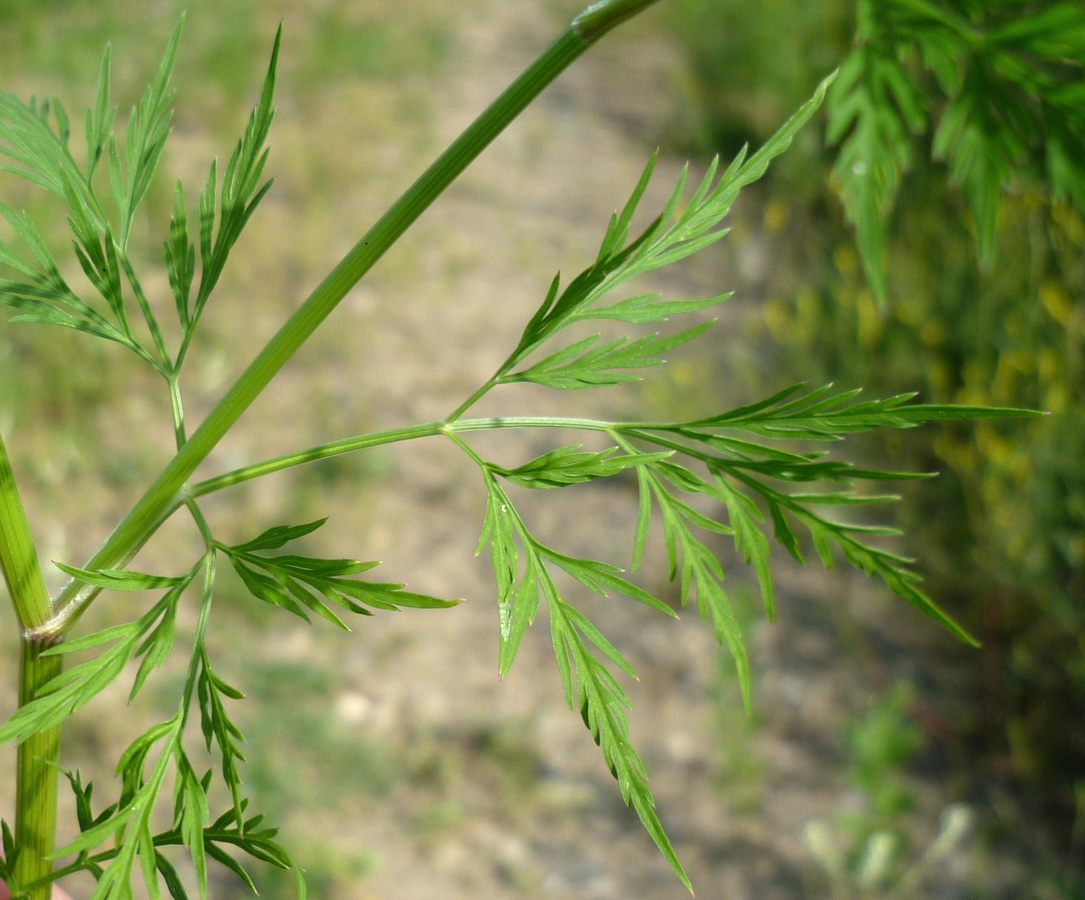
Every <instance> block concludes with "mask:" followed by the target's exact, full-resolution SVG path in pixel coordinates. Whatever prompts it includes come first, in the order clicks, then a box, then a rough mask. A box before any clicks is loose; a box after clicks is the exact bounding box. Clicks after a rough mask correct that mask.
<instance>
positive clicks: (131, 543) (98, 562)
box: [55, 0, 656, 631]
mask: <svg viewBox="0 0 1085 900" xmlns="http://www.w3.org/2000/svg"><path fill="white" fill-rule="evenodd" d="M655 2H656V0H602V2H599V3H596V4H594V5H592V6H591V7H589V8H588V9H586V10H585V11H584V12H583V13H581V15H580V16H578V17H577V18H576V19H575V20H574V21H573V23H572V24H571V25H570V26H569V28H567V29H566V30H565V32H563V33H562V35H561V36H560V37H559V38H558V39H557V40H556V41H555V42H554V43H553V44H551V46H550V47H549V48H548V49H547V50H546V51H545V52H544V53H543V54H542V56H540V57H539V58H538V59H537V60H536V61H535V62H534V63H533V64H532V65H531V66H529V67H528V68H527V69H526V70H525V71H524V72H523V74H522V75H520V77H519V78H517V79H516V80H515V81H514V82H513V83H512V84H511V85H510V86H509V87H508V88H507V89H506V90H505V91H504V93H502V94H501V95H500V96H499V97H498V98H497V99H496V100H495V101H494V102H493V103H492V104H491V105H490V107H489V108H488V109H487V110H486V111H485V112H484V113H483V114H482V115H481V116H479V117H478V118H477V119H476V120H475V121H474V122H473V123H471V125H470V126H468V128H467V130H466V131H465V132H464V133H463V134H462V135H460V137H459V138H457V139H456V141H455V142H454V143H453V144H452V145H451V146H450V147H449V148H448V149H447V150H446V151H445V152H444V153H442V154H441V156H440V157H438V159H437V160H436V162H434V163H433V165H431V166H430V167H429V168H428V169H427V170H426V171H425V172H424V173H423V174H422V176H421V177H420V178H419V179H418V180H417V181H416V182H415V183H414V184H413V185H412V186H411V187H410V188H409V189H408V190H407V192H406V193H404V194H403V196H402V197H400V199H399V200H397V201H396V203H395V204H393V206H392V207H391V208H390V209H389V210H388V212H386V213H385V214H384V215H383V216H382V217H381V218H380V220H379V221H378V222H377V223H376V224H375V225H374V226H373V227H372V228H371V229H370V230H369V231H368V232H367V233H366V234H365V236H363V237H362V239H361V240H360V241H359V242H358V243H357V244H356V245H355V246H354V248H353V249H352V250H351V251H350V252H349V253H348V254H347V255H346V256H345V257H344V258H343V260H342V261H341V262H340V263H339V264H338V265H337V266H336V267H335V268H334V269H333V270H332V271H331V273H330V274H329V275H328V276H327V277H326V278H325V279H324V280H323V281H322V282H321V283H320V284H319V285H318V286H317V288H316V290H314V291H313V293H312V294H311V295H310V296H309V298H308V299H307V300H306V301H305V302H304V303H303V304H302V305H301V306H300V307H299V308H298V310H297V311H296V312H295V313H294V314H293V315H292V316H291V317H290V319H289V320H288V321H287V322H286V324H285V325H283V327H282V328H281V329H280V330H279V331H278V333H277V334H276V335H275V336H274V337H273V338H272V339H271V340H270V341H269V342H268V344H267V346H266V347H265V348H264V349H263V351H262V352H261V353H260V354H259V356H257V357H256V359H255V360H253V362H252V363H251V364H250V365H249V367H248V368H247V369H246V370H245V371H244V372H243V373H242V374H241V376H240V377H239V378H238V380H237V382H236V383H235V384H234V385H233V387H231V388H230V390H229V391H227V393H226V395H225V396H224V397H223V398H222V400H221V401H220V402H219V403H218V405H217V406H216V407H215V408H214V409H213V410H212V411H211V412H210V413H209V414H208V416H207V418H206V419H205V420H204V421H203V423H202V424H201V425H200V427H199V428H198V429H196V431H195V432H193V434H192V436H191V438H190V439H189V440H188V442H187V443H186V444H185V445H184V447H182V448H181V450H180V451H179V452H178V453H177V455H176V456H175V457H174V458H173V459H172V460H171V461H170V463H169V464H168V465H167V466H166V468H165V469H164V470H163V471H162V473H161V475H159V477H158V479H157V480H156V481H155V482H154V484H152V485H151V487H150V488H149V489H148V490H147V492H146V493H145V494H144V495H143V497H142V498H141V499H140V500H139V501H138V502H137V503H136V505H135V506H134V507H133V508H132V510H131V511H130V512H129V513H128V515H127V516H125V518H124V519H123V520H122V521H121V522H120V524H119V525H118V526H117V528H116V530H115V531H114V532H113V533H112V534H111V535H110V536H109V538H108V539H107V540H106V542H105V543H104V544H103V545H102V547H101V548H100V549H99V550H98V552H97V553H95V555H94V556H93V557H92V558H91V559H90V560H89V562H88V563H87V564H86V568H88V569H103V568H111V567H116V566H120V565H123V564H124V563H125V562H127V561H128V560H129V559H131V558H132V556H134V555H135V553H136V551H137V550H138V549H139V548H140V547H141V546H143V544H144V543H145V542H146V541H147V539H148V538H149V537H150V536H151V535H152V534H153V533H154V531H155V529H157V528H158V526H159V525H160V524H161V523H162V521H163V520H164V518H165V517H166V516H168V515H169V514H170V512H171V511H172V510H173V509H174V508H176V505H177V503H178V501H179V499H180V497H181V495H182V492H183V490H184V485H185V483H186V482H187V481H188V479H189V477H190V476H191V475H192V473H193V472H194V471H195V470H196V467H197V466H198V465H199V464H200V463H201V462H202V461H203V460H204V459H205V458H206V457H207V455H208V454H209V453H210V452H211V450H212V449H213V448H214V447H215V445H216V444H217V443H218V442H219V441H220V440H221V439H222V437H223V436H224V435H225V434H226V432H227V431H229V430H230V428H231V427H232V426H233V424H234V423H235V422H236V421H237V420H238V418H239V417H240V416H241V414H242V413H243V412H244V411H245V410H246V409H248V407H249V406H250V405H251V404H252V402H253V401H254V400H255V399H256V397H257V396H259V394H260V393H261V392H262V391H263V389H264V388H265V387H267V385H268V383H269V382H270V381H271V379H272V378H273V377H274V376H275V374H276V373H277V372H278V371H279V370H280V369H281V368H282V367H283V365H284V364H285V363H286V361H287V360H288V359H289V358H290V357H291V356H292V355H293V354H294V352H295V351H296V350H297V349H298V348H299V347H300V346H301V345H302V344H303V343H304V342H305V341H306V340H307V339H308V338H309V336H310V335H311V334H312V333H313V331H315V330H316V328H317V326H318V325H319V324H320V323H321V322H323V321H324V319H325V318H327V316H328V315H329V313H331V311H332V310H333V309H334V308H335V307H336V306H337V305H338V304H339V302H340V301H341V300H342V299H343V297H344V296H346V294H347V292H348V291H349V290H350V289H351V288H352V287H353V286H354V285H355V284H356V283H357V282H358V281H359V280H360V279H361V278H362V276H363V275H365V273H366V272H368V271H369V269H370V268H372V266H373V265H374V264H375V263H376V262H377V260H379V259H380V258H381V256H383V255H384V253H385V251H386V250H387V249H388V248H389V247H391V246H392V244H394V243H395V241H396V240H397V239H398V238H399V237H400V236H401V235H402V234H403V233H404V232H405V231H406V230H407V228H408V227H409V226H410V225H411V224H412V223H413V222H414V221H415V220H416V219H417V218H418V217H419V216H420V215H421V214H422V212H423V211H424V210H425V209H426V208H427V207H428V206H429V205H430V204H431V203H432V202H433V201H434V200H435V199H437V197H438V196H439V195H440V194H441V193H442V192H443V191H444V190H445V188H447V187H448V186H449V185H450V184H451V183H452V182H453V181H455V180H456V178H457V177H459V175H460V173H461V172H463V170H464V169H465V168H467V166H468V165H469V164H470V163H471V162H472V161H473V160H474V159H475V158H476V157H477V156H478V155H479V154H480V153H481V152H482V151H483V150H484V149H485V148H486V147H487V146H488V145H489V144H490V142H491V141H492V140H493V139H494V138H496V137H497V135H498V134H500V133H501V132H502V131H503V130H504V129H505V127H506V126H507V125H508V124H509V123H510V122H511V121H512V120H513V119H515V118H516V117H517V116H518V115H519V114H520V113H521V112H522V111H523V109H524V108H525V107H526V106H528V104H530V103H531V102H532V101H533V100H534V99H535V98H536V97H537V96H538V95H539V94H540V93H541V92H542V90H543V89H544V88H545V87H546V86H547V85H549V84H550V83H551V82H552V81H553V80H554V79H555V78H556V77H557V76H558V75H559V74H560V73H561V72H562V71H564V70H565V68H566V67H567V66H569V64H570V63H572V62H573V61H574V60H575V59H576V58H577V57H579V56H580V55H581V54H582V53H584V51H585V50H587V49H588V48H589V47H590V46H591V45H592V44H593V43H594V42H595V41H597V40H598V39H599V38H601V37H602V36H603V35H604V34H605V33H606V32H607V31H609V30H610V29H611V28H613V27H615V26H616V25H618V24H620V23H621V22H623V21H625V20H626V19H628V18H629V17H630V16H632V15H634V14H636V13H638V12H640V11H641V10H643V9H645V8H647V7H648V6H650V5H651V4H652V3H655ZM98 590H99V589H98V588H93V587H90V586H86V585H82V586H81V585H79V584H78V583H72V584H69V585H68V586H67V587H66V588H65V589H64V591H63V592H62V594H61V596H60V598H59V612H58V618H57V621H56V623H55V624H56V627H57V628H58V629H59V630H61V631H66V630H67V629H68V628H70V627H71V625H72V623H73V622H74V621H75V619H76V618H77V617H78V616H79V615H80V614H81V612H82V610H83V608H85V606H86V603H88V602H89V601H90V600H91V599H92V598H93V597H94V596H95V595H96V594H97V593H98Z"/></svg>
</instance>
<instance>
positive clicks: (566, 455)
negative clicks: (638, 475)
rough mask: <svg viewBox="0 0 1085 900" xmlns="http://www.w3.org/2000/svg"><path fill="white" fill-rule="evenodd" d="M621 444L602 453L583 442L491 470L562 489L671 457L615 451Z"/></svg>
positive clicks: (526, 483) (537, 485)
mask: <svg viewBox="0 0 1085 900" xmlns="http://www.w3.org/2000/svg"><path fill="white" fill-rule="evenodd" d="M617 451H618V448H617V447H611V448H609V449H607V450H603V451H600V452H592V451H587V450H581V449H580V445H579V444H570V445H568V446H566V447H559V448H558V449H557V450H551V451H549V452H547V453H544V454H542V455H541V456H537V457H535V458H534V459H533V460H531V461H530V462H526V463H524V464H523V465H521V466H517V467H516V468H515V469H506V468H503V467H502V466H497V465H491V467H490V468H491V471H493V472H495V473H496V474H498V475H500V476H501V477H502V478H505V479H507V480H508V481H511V482H512V483H513V484H516V485H519V486H520V487H527V488H560V487H567V486H568V485H570V484H580V483H583V482H586V481H593V480H595V479H596V478H610V477H611V476H613V475H617V474H618V473H619V472H624V471H625V470H626V469H629V468H632V467H634V466H643V465H648V464H651V463H653V462H656V461H658V460H660V459H665V458H666V457H668V456H670V455H671V454H670V453H669V452H663V453H623V454H622V455H620V456H615V455H614V454H615V453H616V452H617Z"/></svg>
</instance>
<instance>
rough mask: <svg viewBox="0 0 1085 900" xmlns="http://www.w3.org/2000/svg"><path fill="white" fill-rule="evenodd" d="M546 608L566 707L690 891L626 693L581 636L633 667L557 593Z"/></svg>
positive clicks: (617, 661) (624, 665)
mask: <svg viewBox="0 0 1085 900" xmlns="http://www.w3.org/2000/svg"><path fill="white" fill-rule="evenodd" d="M549 608H550V628H551V635H552V639H553V643H554V656H555V659H557V661H558V668H559V671H560V672H561V674H562V681H563V684H564V686H565V695H566V700H567V701H568V703H569V706H570V707H571V708H572V709H574V710H575V709H578V710H579V711H580V713H581V716H582V717H583V719H584V723H585V725H587V727H588V730H589V731H590V732H591V735H592V737H593V738H594V740H595V742H596V744H598V746H599V748H600V749H601V750H602V752H603V758H604V760H605V761H606V763H607V767H608V768H609V769H610V772H611V774H612V775H613V776H614V778H615V780H616V781H617V782H618V786H619V789H620V790H621V794H622V799H623V800H624V801H625V802H626V804H627V805H630V806H632V807H633V809H634V810H635V811H636V813H637V815H638V817H639V818H640V820H641V822H642V823H643V825H644V827H645V830H646V831H647V832H648V834H649V835H650V836H651V838H652V840H653V841H655V843H656V846H657V847H658V848H659V850H660V852H661V853H662V854H663V856H664V858H665V859H666V860H667V862H668V863H669V864H670V865H671V868H672V869H673V870H674V871H675V873H676V874H677V875H678V877H679V879H680V880H681V881H682V883H683V884H684V885H685V886H686V887H687V888H688V889H689V890H692V887H691V885H690V882H689V878H688V876H687V875H686V873H685V870H684V869H683V868H682V864H681V862H680V861H679V859H678V855H677V853H675V850H674V847H673V846H672V844H671V842H670V839H669V838H668V837H667V834H666V831H665V830H664V828H663V824H662V822H661V821H660V819H659V816H658V814H657V813H656V810H655V800H654V798H653V797H652V793H651V791H650V790H649V788H648V779H647V773H646V770H645V767H644V762H643V761H642V760H641V758H640V755H639V754H638V753H637V751H636V749H635V748H634V747H633V744H632V742H631V739H630V734H629V722H628V720H627V718H626V715H625V708H627V707H628V706H629V698H628V696H627V695H626V693H625V691H624V690H623V689H622V687H621V685H619V684H618V682H617V681H616V680H615V678H614V676H613V675H611V673H610V672H609V671H608V670H607V668H606V665H605V664H604V663H602V662H601V661H600V660H599V659H597V658H596V657H595V656H594V655H593V654H592V652H591V651H590V650H589V649H588V647H587V645H586V644H585V642H584V637H582V635H583V636H586V637H587V638H588V640H589V641H591V642H592V643H593V644H594V645H595V646H596V648H597V649H599V650H601V651H602V652H603V654H604V656H606V657H607V658H608V659H610V660H611V661H612V662H614V663H615V665H618V666H619V668H622V669H623V670H624V671H626V672H631V671H632V670H631V668H630V667H629V665H628V663H627V662H626V661H625V660H624V658H623V657H622V656H621V654H619V653H618V651H617V650H616V649H614V647H613V646H612V645H610V643H609V642H607V641H606V639H605V638H603V637H602V635H601V634H600V633H599V631H598V629H596V628H595V626H594V625H592V624H591V623H590V622H589V621H588V620H587V618H586V617H584V616H583V615H582V614H581V613H579V612H577V611H576V610H573V608H572V607H570V606H569V605H568V604H567V603H565V602H564V601H562V600H560V599H556V598H555V599H554V600H552V601H551V602H550V605H549ZM597 641H601V643H597Z"/></svg>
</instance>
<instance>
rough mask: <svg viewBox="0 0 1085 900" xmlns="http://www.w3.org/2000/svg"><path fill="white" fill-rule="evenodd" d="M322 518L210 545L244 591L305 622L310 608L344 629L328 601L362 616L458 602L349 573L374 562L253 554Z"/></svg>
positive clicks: (318, 523)
mask: <svg viewBox="0 0 1085 900" xmlns="http://www.w3.org/2000/svg"><path fill="white" fill-rule="evenodd" d="M324 521H325V520H323V519H320V520H317V521H315V522H307V523H305V524H304V525H279V526H276V527H275V528H270V529H268V530H267V531H265V532H263V533H262V534H260V535H259V536H258V537H256V538H254V539H253V540H251V541H248V542H246V543H243V544H237V545H234V546H228V545H226V544H222V543H216V547H218V549H219V550H221V551H223V552H224V553H225V554H226V555H227V557H228V558H229V560H230V564H231V565H232V566H233V568H234V571H236V572H237V574H238V575H239V576H240V578H241V580H242V582H243V583H244V584H245V587H246V588H247V589H248V591H249V593H251V594H252V595H253V596H254V597H256V598H257V599H258V600H263V601H264V602H265V603H269V604H271V605H273V606H280V607H282V608H283V609H286V610H288V611H290V612H292V613H294V614H295V615H296V616H299V617H301V618H302V619H305V620H306V621H309V616H308V613H307V610H308V611H309V612H314V613H316V614H317V615H319V616H321V617H322V618H325V619H327V620H328V621H329V622H332V623H333V624H335V625H337V626H338V627H340V628H342V629H344V630H347V631H349V630H350V629H349V628H348V627H347V625H346V623H345V622H344V621H343V620H342V619H341V618H339V616H338V615H336V614H335V612H334V611H333V610H332V609H331V607H330V606H329V605H328V604H329V603H330V604H334V605H336V606H340V607H342V608H344V609H347V610H349V611H350V612H353V613H357V614H359V615H365V616H368V615H372V614H373V613H372V610H373V609H382V610H396V609H399V608H400V607H414V608H418V609H446V608H448V607H451V606H455V605H456V604H457V603H460V602H462V601H460V600H444V599H441V598H438V597H431V596H429V595H426V594H418V593H413V592H411V591H405V590H403V585H402V584H390V583H379V582H371V581H362V580H359V579H355V578H353V577H351V576H354V575H357V574H358V573H360V572H364V571H368V570H369V569H372V568H374V567H375V566H376V565H378V564H377V563H376V562H358V561H357V560H352V559H322V558H317V557H309V556H298V555H294V554H280V555H277V556H265V555H261V554H260V553H259V552H258V551H262V550H270V549H277V548H279V547H282V546H283V545H284V544H285V543H287V542H288V541H291V540H295V539H297V538H299V537H303V536H305V535H307V534H310V533H312V532H313V531H315V530H316V529H317V528H319V527H320V526H321V525H322V524H323V523H324Z"/></svg>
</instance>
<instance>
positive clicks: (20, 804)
mask: <svg viewBox="0 0 1085 900" xmlns="http://www.w3.org/2000/svg"><path fill="white" fill-rule="evenodd" d="M48 647H49V643H48V642H46V641H41V640H24V641H23V645H22V655H21V657H20V659H19V706H23V705H25V704H27V703H29V702H30V701H31V700H32V699H34V697H36V696H37V695H38V692H39V691H40V689H41V688H42V686H43V685H45V684H47V683H48V682H49V681H50V680H52V679H53V678H55V677H56V676H57V675H59V674H60V672H61V669H62V668H63V657H61V656H42V653H43V652H44V651H45V650H46V649H48ZM59 759H60V729H59V728H50V729H48V730H47V731H39V732H38V733H37V734H34V735H31V736H30V737H29V738H27V739H26V740H25V741H23V743H21V744H20V745H19V749H18V751H17V758H16V764H15V765H16V782H15V784H16V788H15V846H16V848H17V850H18V856H17V857H16V859H15V869H14V874H15V882H16V884H20V885H24V884H31V883H33V882H37V881H42V879H48V877H49V875H50V874H51V873H52V871H53V861H52V860H51V859H50V858H49V857H50V856H51V855H52V853H53V849H54V846H55V841H56V818H57V780H58V778H57V768H56V765H57V763H58V762H59ZM51 892H52V889H51V887H50V885H49V883H48V881H45V882H43V883H42V884H41V885H40V886H39V887H37V888H34V889H33V890H31V891H30V892H29V893H28V894H27V897H28V900H48V898H49V897H50V895H51Z"/></svg>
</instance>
